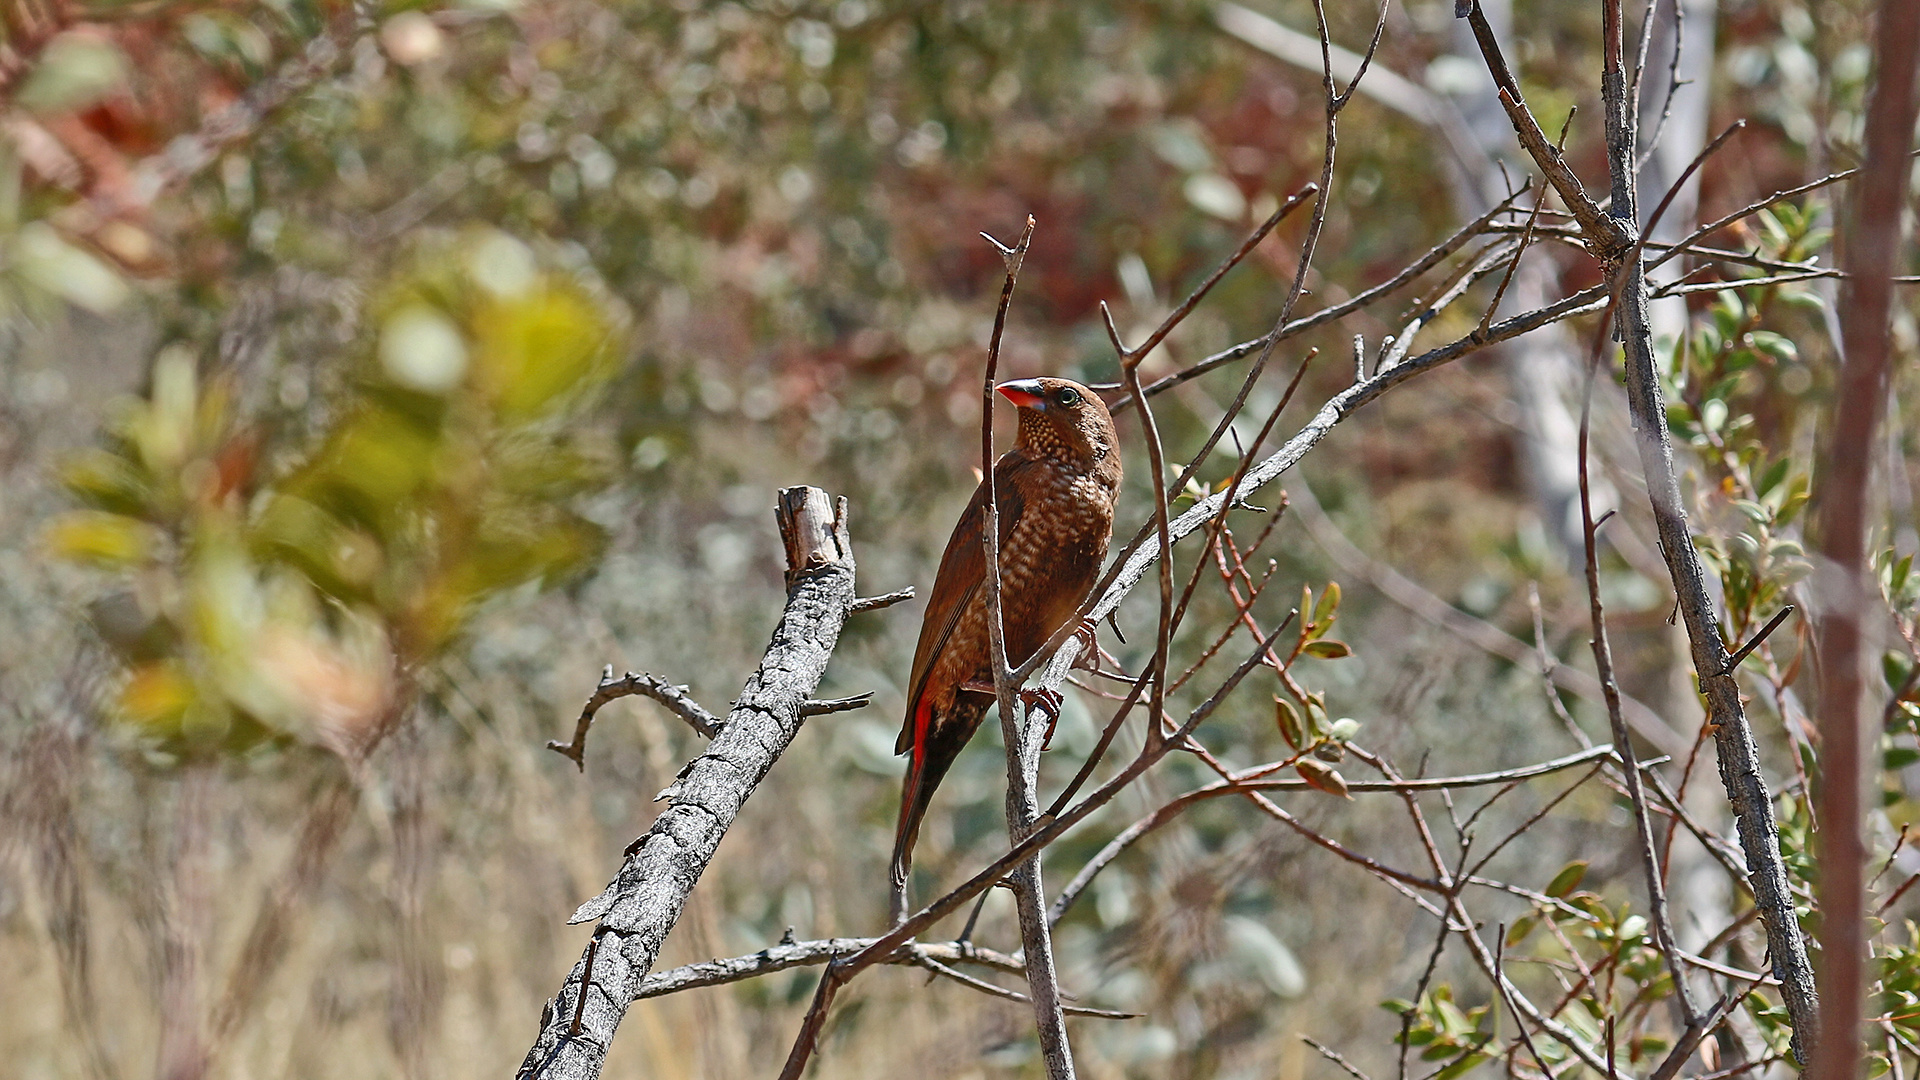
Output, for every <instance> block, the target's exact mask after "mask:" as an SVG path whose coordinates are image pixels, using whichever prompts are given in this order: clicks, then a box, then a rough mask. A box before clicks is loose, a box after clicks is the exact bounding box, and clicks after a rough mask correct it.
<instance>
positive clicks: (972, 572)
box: [893, 452, 1033, 754]
mask: <svg viewBox="0 0 1920 1080" xmlns="http://www.w3.org/2000/svg"><path fill="white" fill-rule="evenodd" d="M1032 467H1033V460H1032V459H1031V458H1028V457H1027V456H1026V455H1024V454H1018V453H1012V452H1009V453H1007V454H1005V455H1004V456H1002V457H1001V458H1000V460H999V461H998V462H996V463H994V467H993V478H994V488H995V495H996V498H995V501H996V502H997V503H998V504H999V510H1000V543H1001V545H1002V546H1005V544H1006V542H1007V537H1008V536H1010V535H1012V533H1013V527H1014V525H1016V524H1018V523H1019V521H1020V514H1021V513H1022V511H1024V510H1025V509H1026V500H1025V499H1024V498H1023V497H1022V496H1021V493H1020V485H1019V484H1017V483H1015V480H1016V479H1017V478H1018V477H1019V475H1020V474H1021V473H1023V472H1025V471H1027V470H1029V469H1031V468H1032ZM986 521H987V484H986V481H984V480H982V481H981V482H980V486H979V487H978V488H975V489H974V492H973V498H972V499H971V500H969V501H968V502H967V508H966V509H965V510H964V511H962V512H961V514H960V520H959V522H958V523H956V524H955V525H954V527H953V535H952V536H951V537H949V538H948V539H947V550H946V553H945V554H943V555H941V556H940V571H939V573H937V574H935V575H934V578H933V595H932V596H931V597H929V598H928V599H927V613H926V615H925V617H924V618H923V619H922V621H921V623H920V644H919V646H918V647H917V648H915V649H914V651H913V671H912V673H911V674H910V675H908V677H907V718H906V723H905V724H904V725H902V727H901V729H900V738H899V740H898V741H896V742H895V743H894V747H893V752H894V753H896V754H904V753H906V752H907V751H908V750H909V749H910V748H911V747H912V746H913V744H914V741H915V737H916V732H915V729H916V727H917V725H916V724H915V720H916V719H917V718H918V716H919V714H920V712H921V709H922V706H923V705H924V704H925V702H924V701H923V699H924V698H925V697H926V694H927V674H928V672H930V671H932V670H933V662H934V660H935V659H936V658H937V657H939V655H940V653H941V651H942V650H944V649H945V648H946V646H947V641H948V639H949V638H951V637H952V636H953V628H954V626H955V625H957V624H958V623H959V621H960V615H961V613H962V612H964V611H966V609H967V605H968V604H970V603H972V602H973V595H974V593H976V592H978V591H979V589H980V585H981V583H982V582H984V581H985V580H986V577H987V552H986V545H985V544H983V543H982V542H981V531H982V530H983V529H985V528H986Z"/></svg>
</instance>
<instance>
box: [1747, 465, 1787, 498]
mask: <svg viewBox="0 0 1920 1080" xmlns="http://www.w3.org/2000/svg"><path fill="white" fill-rule="evenodd" d="M1790 465H1792V461H1791V459H1789V458H1781V459H1780V460H1779V461H1776V462H1774V463H1773V464H1772V465H1770V466H1768V468H1767V471H1766V472H1764V473H1761V474H1760V479H1759V481H1758V482H1756V483H1755V484H1754V490H1756V491H1758V492H1759V493H1760V494H1762V495H1765V494H1766V493H1768V492H1769V491H1772V490H1773V489H1774V488H1776V487H1779V486H1780V481H1782V480H1785V479H1786V478H1787V469H1788V467H1789V466H1790Z"/></svg>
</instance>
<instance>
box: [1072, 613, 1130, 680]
mask: <svg viewBox="0 0 1920 1080" xmlns="http://www.w3.org/2000/svg"><path fill="white" fill-rule="evenodd" d="M1069 640H1072V641H1077V642H1079V643H1080V650H1079V655H1078V657H1077V658H1076V659H1075V660H1074V662H1073V666H1074V667H1077V668H1085V669H1087V670H1088V671H1091V672H1093V673H1095V674H1096V675H1097V674H1099V672H1100V660H1101V658H1102V657H1104V656H1106V650H1105V649H1102V648H1101V647H1100V624H1099V623H1096V622H1094V621H1093V620H1092V619H1081V620H1080V626H1079V628H1078V629H1076V630H1075V631H1074V632H1073V637H1072V638H1070V639H1069ZM1107 659H1112V658H1111V657H1107ZM1116 666H1118V662H1117V661H1116Z"/></svg>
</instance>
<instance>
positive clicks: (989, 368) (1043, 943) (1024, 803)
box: [902, 214, 1074, 1080]
mask: <svg viewBox="0 0 1920 1080" xmlns="http://www.w3.org/2000/svg"><path fill="white" fill-rule="evenodd" d="M1033 229H1034V220H1033V216H1032V215H1031V214H1029V215H1028V216H1027V224H1026V228H1024V229H1022V230H1021V232H1020V241H1019V243H1017V244H1015V245H1014V246H1013V247H1011V248H1009V247H1007V246H1006V245H1004V244H1002V243H1000V242H999V241H998V240H995V239H994V238H993V237H991V236H988V235H987V234H986V233H981V234H980V235H981V236H983V237H986V239H987V241H988V242H989V243H991V244H993V246H994V248H995V249H997V250H998V251H999V252H1000V257H1001V259H1002V260H1003V261H1004V262H1005V263H1006V268H1007V276H1006V279H1005V281H1004V282H1003V283H1002V285H1001V286H1000V305H999V307H998V308H997V309H996V310H995V312H994V316H993V336H992V337H991V338H989V339H988V341H987V364H986V371H985V378H984V380H983V381H982V384H981V391H980V393H981V406H980V409H981V412H980V471H981V475H982V476H984V477H985V478H986V479H985V481H984V483H985V487H986V492H987V520H986V527H985V528H984V529H983V530H982V533H983V535H982V538H981V541H982V543H983V544H985V545H986V549H987V550H986V556H987V559H986V562H987V573H986V586H987V589H986V593H987V638H988V642H989V644H990V645H991V655H992V661H993V690H994V697H995V698H996V699H998V701H999V704H1000V730H1001V735H1002V737H1003V738H1004V740H1005V742H1006V747H1007V839H1008V840H1009V841H1011V842H1012V843H1015V844H1018V843H1019V842H1020V841H1022V840H1024V839H1026V837H1027V834H1028V833H1030V832H1031V831H1032V830H1033V822H1034V819H1035V818H1037V817H1038V816H1039V814H1040V799H1039V795H1038V794H1037V793H1036V792H1035V791H1034V787H1035V785H1037V784H1038V782H1039V775H1038V774H1039V768H1040V761H1039V754H1038V752H1037V751H1032V752H1030V750H1031V748H1030V747H1029V746H1028V743H1030V742H1032V741H1033V740H1032V737H1031V736H1032V733H1031V732H1029V731H1027V725H1026V723H1025V720H1026V717H1025V716H1024V715H1023V714H1022V712H1021V710H1020V709H1019V708H1018V707H1017V705H1016V700H1017V699H1016V693H1017V691H1018V690H1019V689H1020V687H1019V684H1018V683H1016V682H1015V681H1014V679H1013V672H1012V671H1011V670H1010V669H1009V668H1008V665H1007V639H1006V625H1005V622H1004V621H1003V615H1002V610H1003V608H1002V600H1001V595H1000V503H999V493H998V491H997V490H996V489H997V488H998V486H999V485H998V484H997V483H995V481H994V476H993V467H994V461H993V457H994V455H993V399H994V379H995V377H996V376H997V375H998V374H999V366H1000V340H1001V336H1002V335H1003V334H1004V333H1005V332H1006V327H1007V309H1008V307H1009V306H1010V305H1011V304H1012V302H1013V289H1014V285H1015V284H1017V283H1018V281H1019V279H1020V266H1021V264H1022V263H1023V262H1024V261H1025V260H1026V256H1027V248H1028V247H1029V246H1030V245H1031V244H1032V243H1033ZM1030 759H1031V760H1030ZM1008 876H1009V878H1010V879H1011V882H1012V885H1013V895H1014V905H1015V907H1016V909H1017V910H1018V912H1019V916H1020V941H1021V948H1022V952H1023V954H1024V955H1025V957H1026V961H1027V986H1028V988H1029V989H1030V990H1031V991H1032V994H1031V1002H1032V1005H1033V1018H1034V1023H1035V1024H1036V1025H1037V1027H1038V1028H1039V1033H1040V1056H1041V1057H1042V1058H1043V1059H1044V1060H1045V1061H1046V1064H1047V1076H1048V1077H1049V1078H1050V1080H1073V1075H1074V1072H1073V1048H1072V1046H1071V1045H1070V1044H1069V1043H1068V1042H1067V1023H1066V1013H1065V1012H1064V1011H1063V1010H1062V1008H1061V1005H1060V976H1059V973H1058V971H1057V970H1056V969H1055V967H1054V959H1053V939H1052V936H1051V932H1050V930H1049V928H1048V926H1047V908H1046V897H1045V895H1044V894H1043V892H1042V885H1041V878H1040V853H1039V852H1038V851H1035V852H1034V853H1033V855H1032V856H1031V857H1029V858H1028V859H1026V860H1025V861H1024V862H1022V863H1021V864H1020V866H1019V867H1017V868H1016V869H1015V870H1014V872H1013V873H1012V874H1010V875H1008ZM902 913H904V912H902Z"/></svg>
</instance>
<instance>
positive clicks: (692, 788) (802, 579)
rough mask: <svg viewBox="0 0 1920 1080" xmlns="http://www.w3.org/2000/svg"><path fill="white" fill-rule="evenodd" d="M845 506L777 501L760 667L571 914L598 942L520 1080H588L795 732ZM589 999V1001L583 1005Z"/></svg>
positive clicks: (848, 564)
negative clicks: (777, 606)
mask: <svg viewBox="0 0 1920 1080" xmlns="http://www.w3.org/2000/svg"><path fill="white" fill-rule="evenodd" d="M846 505H847V504H846V500H845V499H841V500H839V501H838V503H837V504H836V502H835V500H834V499H832V497H830V496H829V495H828V494H827V493H826V492H824V491H821V490H819V489H818V488H811V487H792V488H786V489H784V490H782V491H781V492H780V500H779V506H778V510H777V515H778V518H779V522H780V535H781V538H782V540H783V541H784V542H785V545H786V551H787V604H786V609H785V611H783V612H782V613H781V616H780V622H779V624H778V625H777V626H776V627H775V628H774V631H773V639H772V640H771V641H770V642H769V643H768V645H767V651H766V654H765V655H764V656H763V657H762V659H761V661H760V666H759V668H757V669H756V670H755V671H754V673H753V674H752V675H751V676H750V677H748V679H747V681H746V686H745V687H744V688H743V689H742V690H741V692H740V699H739V701H738V702H736V703H735V704H734V706H733V708H732V709H731V710H729V711H728V713H727V719H726V723H725V724H724V725H722V726H721V729H720V733H719V734H718V735H717V736H716V737H715V738H714V740H713V742H712V743H710V744H708V746H707V749H706V751H705V752H704V753H702V754H701V755H700V756H699V757H697V758H695V759H693V760H692V761H691V762H689V763H688V764H687V767H686V768H685V769H683V770H681V774H680V777H679V779H677V780H676V781H675V782H674V784H673V786H672V787H670V788H668V789H667V794H668V798H669V799H670V800H671V802H670V805H669V806H668V807H667V808H666V809H665V810H663V811H662V812H661V813H660V816H659V817H658V818H656V819H655V820H654V823H653V826H652V828H650V829H648V830H647V832H646V835H644V836H642V837H640V839H638V840H636V841H635V842H634V843H633V844H632V845H630V846H629V847H628V848H627V853H626V861H625V862H624V864H623V865H622V866H621V867H620V872H619V874H618V876H616V877H615V878H614V879H613V882H612V884H610V885H608V886H607V888H606V890H605V891H604V892H602V893H601V894H600V895H599V896H597V897H595V898H593V899H592V900H589V901H587V902H586V903H585V904H582V905H581V906H580V909H579V910H578V911H576V912H574V915H573V918H572V919H570V920H568V921H569V922H570V923H582V922H587V921H590V920H594V919H598V920H599V923H600V925H599V926H598V927H596V928H595V929H594V934H593V941H592V942H591V943H589V946H588V948H587V950H586V951H585V952H584V953H583V955H582V956H581V958H580V960H579V961H578V962H576V963H575V964H574V965H573V970H572V971H570V972H568V974H567V977H566V980H565V982H564V983H562V984H561V987H560V991H559V993H557V994H556V995H555V996H554V997H553V999H552V1000H551V1001H549V1002H548V1003H547V1006H546V1008H545V1010H543V1012H542V1013H541V1017H540V1034H539V1037H538V1038H537V1039H536V1040H535V1041H534V1044H533V1047H532V1049H530V1050H529V1051H528V1052H527V1057H526V1060H525V1061H524V1062H522V1064H521V1066H520V1069H519V1072H518V1074H517V1075H518V1076H519V1077H520V1078H522V1080H532V1078H535V1077H539V1078H542V1080H593V1078H596V1077H598V1076H599V1075H600V1070H601V1068H602V1066H603V1065H604V1063H605V1061H606V1054H607V1048H608V1046H609V1045H610V1044H611V1043H612V1041H613V1035H614V1031H615V1030H616V1029H617V1028H618V1027H619V1025H620V1021H621V1020H622V1019H623V1018H624V1017H625V1016H626V1011H627V1007H628V1005H629V1004H631V1003H632V1002H633V1000H634V998H635V997H636V995H637V994H638V993H639V991H640V988H641V985H642V983H643V982H644V981H645V979H646V976H647V972H648V971H649V970H650V969H651V968H652V967H653V963H654V960H655V959H656V958H657V957H658V956H659V953H660V946H661V944H662V943H663V942H664V941H665V940H666V937H667V933H668V932H669V931H670V930H672V929H673V925H674V923H675V922H677V921H678V920H679V918H680V913H681V911H682V910H683V909H684V908H685V906H686V902H687V896H688V894H690V893H691V892H692V891H693V886H694V883H695V882H697V881H698V880H699V879H700V874H701V873H702V872H703V871H704V870H705V869H706V867H707V864H708V862H710V861H711V860H712V859H713V855H714V852H715V851H716V850H718V848H719V846H720V839H721V837H723V836H725V835H726V831H727V827H728V826H729V825H731V824H732V823H733V819H734V817H735V815H737V814H738V813H739V812H740V808H741V806H742V805H744V804H745V803H746V801H747V798H748V797H749V796H750V795H752V794H753V791H754V789H755V788H756V787H757V786H759V783H760V781H761V780H762V779H763V778H765V776H766V775H767V772H768V770H770V769H771V768H772V767H773V763H774V762H775V761H776V760H778V759H779V757H780V755H781V754H782V753H783V752H784V751H785V750H786V749H787V747H788V746H789V745H791V744H792V742H793V739H794V737H795V736H796V735H798V734H799V732H800V725H801V723H802V722H803V716H804V709H805V706H806V704H807V702H808V701H810V700H812V696H813V692H814V690H815V689H816V688H817V687H818V686H819V685H820V678H821V676H822V674H824V673H825V671H826V667H827V660H828V658H829V657H831V656H832V655H833V648H834V645H835V643H836V642H837V641H838V640H839V637H840V629H841V627H842V626H843V625H844V624H845V622H846V618H847V614H848V612H849V611H850V610H851V608H852V606H853V603H854V589H853V578H854V561H853V546H852V543H851V541H849V539H848V536H847V522H846V516H847V514H846ZM583 994H584V1002H583Z"/></svg>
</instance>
